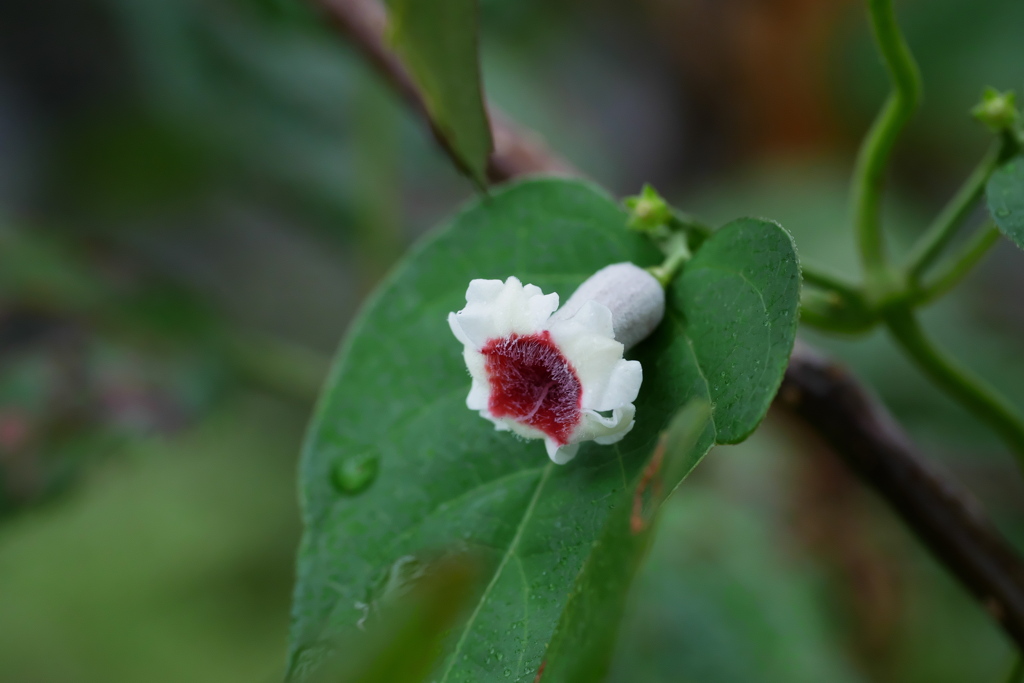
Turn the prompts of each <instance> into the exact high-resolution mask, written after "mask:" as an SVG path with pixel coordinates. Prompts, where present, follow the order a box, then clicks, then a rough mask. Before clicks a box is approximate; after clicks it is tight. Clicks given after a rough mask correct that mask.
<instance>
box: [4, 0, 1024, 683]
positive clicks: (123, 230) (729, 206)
mask: <svg viewBox="0 0 1024 683" xmlns="http://www.w3.org/2000/svg"><path fill="white" fill-rule="evenodd" d="M898 4H899V10H900V14H901V18H902V20H903V21H904V24H905V26H906V30H907V33H908V37H909V40H910V43H911V45H912V46H913V48H914V50H915V52H916V54H917V56H918V58H919V61H920V63H921V67H922V71H923V74H924V79H925V87H926V101H925V104H924V107H923V109H922V110H921V112H920V114H919V116H918V117H917V118H916V119H915V122H914V123H913V125H912V126H911V128H910V130H909V131H908V134H907V136H906V138H905V139H904V141H903V142H902V143H901V145H900V147H899V150H898V155H897V159H896V163H895V168H894V171H893V174H892V180H891V184H890V187H891V192H890V194H889V202H888V205H887V208H886V210H887V213H888V216H889V219H890V224H891V225H892V226H893V234H894V240H893V243H894V245H895V248H896V249H897V251H898V250H899V248H900V246H901V245H905V244H906V243H907V242H908V241H909V240H910V239H912V238H913V236H914V235H916V234H918V233H920V231H921V230H922V229H923V228H924V226H925V225H926V224H927V222H928V219H929V217H930V216H931V215H933V214H934V212H935V211H936V210H937V208H938V207H940V206H941V204H942V202H943V200H944V199H945V198H946V197H947V196H948V195H949V194H950V193H951V191H952V190H953V189H954V188H955V187H956V186H957V184H958V182H959V181H960V179H961V178H963V177H964V176H965V175H966V173H967V171H968V170H969V169H970V168H971V167H972V165H973V164H974V163H975V160H976V159H978V158H980V156H981V154H982V152H983V150H984V148H985V146H986V145H987V140H986V137H987V133H986V132H985V131H984V130H982V129H981V128H980V126H978V125H976V124H975V123H974V122H972V120H971V119H970V117H969V116H968V115H967V111H968V109H969V108H970V107H971V105H972V104H973V103H974V102H975V101H977V99H978V97H979V95H980V93H981V90H982V87H983V86H985V85H993V86H996V87H999V88H1003V89H1005V88H1017V89H1020V88H1021V87H1022V86H1024V58H1022V56H1024V55H1022V50H1024V48H1022V45H1021V42H1020V35H1021V32H1020V28H1021V27H1022V26H1024V4H1022V3H1020V2H1019V0H981V1H979V2H972V1H970V0H929V1H927V2H926V1H925V0H907V1H906V2H902V3H898ZM481 5H482V10H483V24H484V27H483V52H484V74H485V81H486V86H487V89H488V92H489V95H490V97H491V98H492V99H493V100H494V101H495V102H497V103H498V104H499V105H500V106H501V107H503V108H504V109H505V110H506V111H507V112H508V113H510V114H511V115H513V116H514V117H515V118H517V119H519V120H520V121H521V122H522V123H524V124H526V125H528V126H530V127H532V128H534V129H535V130H537V131H539V132H540V133H541V134H542V135H543V136H544V137H545V138H546V139H547V141H548V142H549V144H550V145H551V146H552V147H554V148H556V149H557V150H559V151H560V152H561V153H562V154H564V155H565V156H566V157H568V158H569V159H570V160H571V161H572V162H573V163H574V164H575V165H576V166H577V167H578V168H580V169H582V170H583V171H585V172H586V173H587V174H588V175H590V176H591V177H593V178H595V179H597V180H598V181H599V182H601V183H603V184H604V185H606V186H607V187H608V188H610V189H611V190H612V191H614V192H616V193H617V194H619V195H622V194H629V193H633V192H635V191H637V190H638V188H639V187H640V185H641V183H643V182H645V181H650V182H652V183H653V184H655V186H657V187H658V188H659V189H660V190H661V192H662V193H663V194H665V195H666V196H667V197H669V198H671V199H672V200H673V201H674V202H675V203H677V205H679V206H681V207H682V208H684V209H685V210H687V211H689V212H691V213H695V214H698V215H700V216H702V217H704V218H706V219H707V220H709V221H712V222H723V221H725V220H728V219H731V218H733V217H736V216H740V215H751V214H753V215H760V216H767V217H771V218H776V219H778V220H780V221H781V222H782V223H783V224H784V225H785V226H787V227H788V228H789V229H790V230H791V231H792V232H793V233H794V235H795V236H796V238H797V243H798V245H799V247H800V250H801V256H802V257H803V258H806V259H808V260H812V261H815V262H818V263H822V264H827V265H830V266H832V267H833V268H835V269H837V270H840V271H842V272H846V273H849V274H851V275H854V274H856V272H857V271H856V259H855V256H854V253H853V248H852V247H853V243H852V237H851V234H850V233H849V231H848V229H847V228H846V223H845V221H846V198H845V193H846V186H847V182H848V173H849V166H850V162H851V159H852V155H853V153H854V151H855V148H856V144H857V141H858V138H859V136H860V135H861V133H862V132H863V130H864V129H865V128H866V126H867V124H868V122H869V121H870V118H871V116H872V115H873V112H874V110H875V108H876V106H877V105H878V103H879V102H880V101H881V98H882V97H883V96H884V93H885V90H886V84H885V76H884V72H883V71H882V69H881V67H880V64H879V62H878V59H877V57H876V56H875V55H874V53H873V51H872V48H871V43H870V40H869V36H868V32H867V28H866V25H865V21H864V17H863V9H862V7H860V3H858V2H853V1H852V0H636V1H634V2H611V1H610V0H596V1H594V0H591V1H590V2H584V1H583V0H520V1H519V2H505V1H503V0H481ZM471 194H472V188H471V186H470V184H469V183H468V182H467V181H466V180H464V179H463V178H461V177H459V176H458V175H457V174H456V173H455V172H454V171H453V170H452V169H451V168H450V166H449V164H448V162H447V161H446V159H445V158H443V157H442V156H441V155H440V154H439V153H438V152H437V150H436V149H435V148H434V146H433V144H432V142H431V140H430V139H429V138H428V137H427V136H426V135H425V133H424V131H423V130H422V127H421V125H420V124H419V122H418V121H416V120H413V119H412V118H411V116H410V115H409V114H408V113H407V112H405V111H404V110H403V109H402V107H401V106H400V105H399V104H398V103H397V102H396V100H395V98H393V97H392V96H391V94H390V92H389V91H388V90H387V88H386V87H385V86H383V85H382V84H381V83H380V82H379V81H378V79H377V78H376V77H375V76H374V74H373V73H371V72H369V71H368V69H367V68H366V67H365V66H364V65H363V63H362V62H361V60H360V58H359V56H358V55H357V54H356V53H355V52H354V51H353V50H352V49H351V48H349V47H348V46H346V45H345V44H344V43H343V42H342V41H340V40H339V39H338V38H337V37H336V36H335V35H333V34H332V33H331V32H330V30H328V29H327V28H326V27H325V25H323V24H322V23H321V22H320V21H319V19H318V16H317V14H316V12H315V11H313V10H312V9H311V8H310V6H309V5H307V4H304V3H303V2H302V0H145V1H142V0H0V680H2V681H11V683H65V682H67V683H92V682H97V683H98V682H103V683H121V682H125V683H128V682H137V681H147V683H162V682H164V681H166V682H168V683H169V682H172V681H173V682H176V683H177V682H181V681H189V682H190V683H191V682H195V683H204V682H206V681H209V682H211V683H213V682H216V683H231V682H234V681H238V682H243V681H245V682H247V683H248V682H252V681H268V682H269V681H276V680H279V678H280V673H281V670H282V667H283V662H284V652H285V641H286V631H287V623H288V603H289V594H290V590H291V582H292V565H293V556H294V552H295V549H296V544H297V541H298V536H299V533H300V526H299V521H298V513H297V505H296V500H295V498H296V496H295V490H296V482H295V469H296V458H297V454H298V452H299V444H300V441H301V438H302V430H303V428H304V425H305V421H306V419H307V417H308V415H309V413H310V410H311V406H312V403H313V401H314V400H315V397H316V394H317V391H318V387H319V383H320V381H321V380H322V378H323V375H324V372H325V368H326V366H327V364H328V362H329V359H330V356H331V354H332V353H333V350H334V348H335V347H336V345H337V343H338V341H339V339H340V338H341V336H342V334H343V333H344V331H345V328H346V325H347V323H348V321H349V320H350V319H351V317H352V315H353V312H354V311H355V310H356V309H357V307H358V305H359V303H360V301H361V300H362V299H363V297H364V296H365V295H366V294H367V292H368V291H369V290H370V289H371V288H372V287H373V285H374V283H375V282H376V281H377V280H378V279H379V278H380V277H381V275H382V274H383V273H384V272H386V270H387V268H388V267H389V265H390V264H392V263H393V262H394V261H395V260H396V259H397V258H399V257H400V256H401V254H402V253H403V251H404V250H405V249H406V247H407V246H408V245H409V244H410V243H411V242H412V241H413V240H415V239H416V238H417V237H418V236H419V235H420V234H422V233H423V232H424V231H425V230H427V229H429V228H430V227H431V226H432V225H434V224H436V223H438V222H439V221H442V220H443V218H444V216H445V215H447V214H448V213H450V212H451V211H452V210H453V209H454V208H455V207H457V206H458V204H459V203H460V202H462V201H464V200H465V199H467V198H469V197H470V196H471ZM977 219H978V220H980V219H981V213H980V212H979V215H978V216H977ZM496 246H497V245H496ZM1022 291H1024V255H1022V254H1020V253H1017V252H1016V251H1015V250H1014V249H1013V248H1012V247H1011V246H1010V245H1008V244H1004V245H1000V247H999V248H997V249H996V250H995V251H994V252H993V253H992V255H991V256H990V257H989V258H988V259H987V260H986V262H985V263H984V266H983V267H982V268H981V269H980V270H979V272H977V273H976V274H975V275H973V276H972V277H971V278H970V280H969V281H968V282H967V284H966V285H965V286H964V287H963V288H962V290H961V291H959V292H958V293H957V294H956V295H955V296H953V297H951V299H950V300H948V301H944V302H942V303H941V304H939V305H937V306H935V307H934V309H933V310H930V311H929V313H928V316H927V321H928V325H929V327H930V328H932V329H933V330H934V331H935V332H936V334H937V335H938V336H939V337H940V338H941V339H942V340H943V341H944V342H945V343H946V344H948V345H949V346H950V347H951V348H953V349H955V350H956V352H957V353H959V354H960V355H961V356H962V357H963V358H965V359H966V360H967V362H968V363H969V364H970V365H971V366H972V367H974V368H976V369H977V370H978V371H979V372H980V373H982V374H983V375H984V376H986V377H987V378H989V379H990V380H991V381H992V382H993V383H994V384H996V385H997V386H998V387H1000V388H1001V389H1002V390H1003V391H1005V392H1006V393H1007V394H1008V395H1010V396H1011V397H1012V398H1013V399H1014V401H1015V402H1016V404H1017V405H1019V406H1022V407H1024V362H1022V350H1024V343H1022V339H1024V298H1022V297H1021V296H1020V294H1019V293H1020V292H1022ZM807 336H808V337H809V338H810V339H811V340H812V341H813V342H815V343H817V344H819V345H821V346H825V347H827V348H828V349H829V350H830V351H831V352H832V353H834V354H836V355H838V356H841V357H842V358H844V359H845V360H846V361H847V362H848V363H850V364H851V365H853V366H854V367H855V368H856V369H857V370H858V371H859V372H861V373H862V374H863V375H864V376H865V377H866V378H868V379H869V380H870V382H871V383H872V384H873V386H874V387H875V389H876V390H877V392H878V393H879V394H880V395H881V396H883V397H884V399H885V401H886V402H887V404H888V405H889V406H891V407H892V409H893V410H894V411H895V412H896V413H897V414H898V416H899V417H900V418H901V420H903V421H904V423H905V424H906V425H907V426H908V428H909V429H910V430H911V431H912V433H913V434H914V435H915V437H916V438H917V439H918V440H919V441H920V442H921V444H922V445H923V446H925V447H926V448H927V450H928V452H929V453H930V454H932V455H933V456H934V457H935V458H936V459H938V460H941V462H942V464H943V465H944V466H945V467H946V468H948V469H949V470H951V471H953V472H954V473H955V475H956V476H957V477H959V478H960V479H962V480H963V481H964V482H966V483H967V484H968V485H969V486H970V487H971V488H972V489H973V490H974V491H975V493H977V495H978V496H979V497H980V498H981V499H982V500H983V501H984V502H985V504H986V505H987V506H988V508H989V510H990V512H991V513H992V515H993V516H994V517H995V518H996V520H997V521H998V523H999V524H1000V526H1001V527H1002V528H1003V530H1004V531H1005V532H1006V533H1007V534H1008V535H1010V537H1011V538H1013V539H1014V540H1015V541H1016V542H1017V543H1018V545H1019V547H1024V486H1022V485H1021V483H1020V477H1019V476H1017V475H1018V472H1016V471H1015V467H1014V466H1013V464H1012V460H1011V458H1010V456H1009V455H1008V454H1007V453H1006V452H1005V450H1004V449H1003V448H1002V447H1001V446H1000V444H999V443H998V442H996V441H995V440H994V439H993V438H992V437H991V435H989V434H988V433H987V431H986V430H985V429H984V428H982V427H981V426H979V425H978V423H977V422H976V421H974V420H973V419H971V418H970V417H969V416H967V415H966V414H965V413H964V412H963V411H962V410H960V409H959V408H958V407H956V406H955V405H954V404H952V403H950V402H949V401H948V400H946V399H945V398H943V397H942V396H941V395H939V394H938V393H937V392H936V391H935V390H933V389H931V388H930V387H929V385H927V384H926V383H925V382H924V381H923V380H922V379H921V378H920V377H919V375H918V374H917V373H916V371H915V370H914V369H913V368H911V367H909V366H908V365H907V364H906V363H905V362H904V360H903V359H902V358H901V357H900V356H899V354H898V353H897V352H896V351H895V350H894V349H893V348H892V347H891V345H890V344H889V343H888V342H887V340H886V339H885V338H884V336H882V335H880V334H879V335H874V336H870V337H868V338H866V339H861V340H858V341H856V342H851V341H846V340H833V339H826V338H821V337H819V336H816V335H807ZM621 641H622V642H621V644H620V649H619V651H618V653H617V655H616V663H615V667H614V672H613V674H612V680H613V681H615V683H660V682H664V683H668V682H669V681H672V682H680V681H682V682H694V683H717V682H722V683H731V682H734V681H745V682H761V681H764V682H774V681H789V682H792V681H807V682H820V681H830V682H832V681H838V682H842V681H884V682H888V681H892V682H908V683H909V682H917V681H920V682H922V683H923V682H928V683H945V682H949V683H953V682H964V683H967V682H970V683H977V682H987V681H993V682H994V681H997V680H1000V676H1001V675H1002V673H1003V672H1005V671H1006V669H1007V668H1008V666H1009V663H1010V647H1009V644H1008V641H1007V640H1006V639H1005V637H1004V636H1003V635H1002V634H1001V632H999V631H998V629H997V628H996V627H995V626H994V625H993V623H992V622H991V620H990V619H989V618H988V617H987V616H986V615H984V614H983V613H982V611H981V608H979V607H978V606H977V605H976V604H975V603H974V602H973V601H972V600H971V599H969V598H968V597H967V596H966V594H965V593H964V592H963V591H962V590H961V588H960V587H959V586H958V585H957V584H956V583H955V582H954V581H953V580H952V579H951V578H950V577H949V576H948V575H947V574H946V572H945V571H944V570H943V569H942V568H941V567H939V566H938V565H937V564H936V563H935V562H934V561H932V560H931V559H930V558H929V557H928V556H927V555H926V554H925V553H924V551H923V550H922V549H921V547H920V546H919V544H918V543H917V542H916V541H915V540H914V539H913V538H912V537H911V536H910V535H909V534H908V533H907V532H906V531H905V530H904V529H903V528H902V526H901V525H900V523H899V522H898V521H897V520H896V519H895V518H894V517H893V515H892V514H891V513H890V512H889V511H888V510H887V509H885V508H884V506H883V505H882V504H881V503H880V502H879V501H878V500H877V499H875V498H874V497H873V496H872V495H871V494H870V493H868V492H866V491H865V490H864V489H863V488H862V487H861V486H860V484H859V483H858V482H856V481H854V480H853V479H852V478H851V477H850V475H849V474H848V473H847V472H846V471H845V470H844V469H843V467H842V465H841V464H839V462H838V461H837V460H835V459H834V458H833V457H832V456H831V455H830V454H829V453H827V452H826V451H825V450H824V449H823V448H822V447H821V445H820V444H818V443H816V442H815V441H814V440H813V439H811V438H809V437H808V435H806V434H805V433H803V432H801V431H800V429H799V428H798V427H797V425H796V424H794V423H791V422H789V421H788V420H787V418H786V417H785V415H782V414H773V415H771V416H770V418H769V420H768V421H767V422H766V424H765V426H764V427H763V428H762V429H761V430H759V432H758V433H757V434H756V436H755V437H754V438H752V439H751V440H750V441H749V442H748V443H746V444H744V445H742V446H739V447H731V448H719V449H717V450H716V451H715V452H713V453H712V454H711V456H709V457H708V458H707V460H705V462H704V464H703V465H702V466H701V467H700V469H699V471H698V472H697V473H696V474H695V475H694V476H693V477H692V478H691V479H690V480H689V481H688V482H687V483H686V485H685V486H684V487H683V488H682V489H681V491H680V492H679V493H678V494H677V495H676V496H675V497H674V498H673V499H672V501H671V502H670V504H669V506H668V509H667V510H666V514H665V519H664V524H663V526H662V529H661V530H660V532H659V536H658V539H657V543H656V545H655V547H654V550H653V552H652V554H651V558H650V560H649V562H648V564H647V566H646V568H645V569H644V571H643V574H642V575H641V577H640V579H639V581H638V583H637V587H636V589H635V591H634V594H633V596H632V600H631V607H630V613H629V616H628V618H627V620H626V623H625V626H624V629H623V636H622V639H621Z"/></svg>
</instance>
